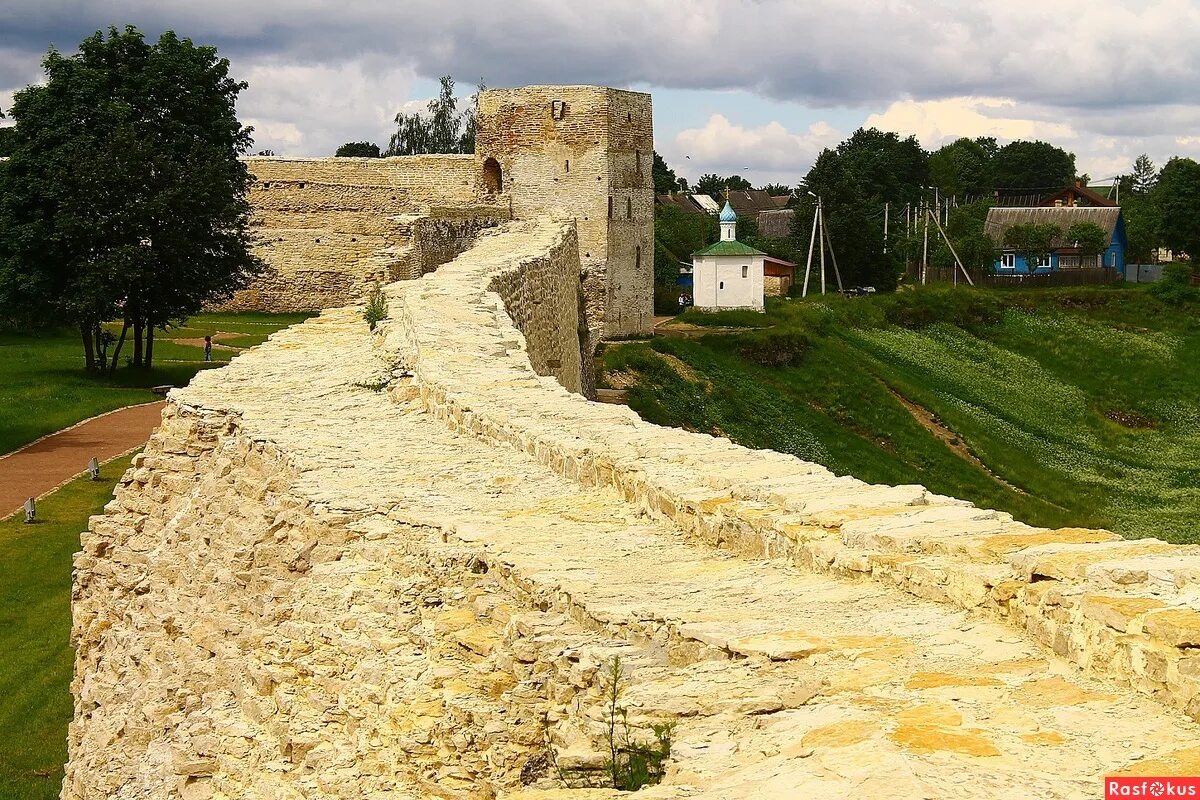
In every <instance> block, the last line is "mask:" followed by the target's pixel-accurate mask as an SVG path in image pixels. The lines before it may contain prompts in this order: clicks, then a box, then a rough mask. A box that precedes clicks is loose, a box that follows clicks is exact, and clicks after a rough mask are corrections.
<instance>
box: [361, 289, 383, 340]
mask: <svg viewBox="0 0 1200 800" xmlns="http://www.w3.org/2000/svg"><path fill="white" fill-rule="evenodd" d="M387 315H388V304H387V297H386V296H385V295H384V293H383V290H382V289H380V288H379V284H378V283H376V284H373V285H372V286H371V290H370V291H369V292H367V305H366V307H365V308H364V309H363V319H365V320H366V321H367V324H368V325H370V326H371V330H375V326H376V325H377V324H379V323H380V322H382V321H383V320H385V319H387Z"/></svg>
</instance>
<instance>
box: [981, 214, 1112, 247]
mask: <svg viewBox="0 0 1200 800" xmlns="http://www.w3.org/2000/svg"><path fill="white" fill-rule="evenodd" d="M1120 219H1121V209H1120V208H1119V207H1117V206H1028V207H1024V208H989V209H988V213H987V220H986V221H985V222H984V223H983V232H984V233H986V234H987V235H988V236H989V237H990V238H991V240H992V241H993V242H995V243H996V244H997V246H999V245H1002V244H1003V243H1004V234H1005V233H1006V232H1007V231H1008V229H1009V228H1011V227H1013V226H1014V225H1027V224H1030V223H1037V224H1047V223H1048V224H1051V225H1057V226H1058V227H1059V228H1061V229H1062V232H1063V235H1062V236H1060V237H1058V238H1057V239H1055V240H1054V241H1053V242H1052V243H1051V246H1052V247H1054V248H1055V249H1058V248H1062V247H1070V246H1071V245H1072V244H1073V243H1072V242H1068V241H1067V240H1066V233H1067V230H1068V229H1070V227H1071V226H1072V225H1074V224H1075V223H1077V222H1091V223H1092V224H1094V225H1098V226H1100V227H1101V228H1103V229H1104V231H1105V232H1106V233H1107V234H1108V241H1107V242H1106V244H1105V246H1106V247H1107V246H1108V245H1111V244H1112V240H1113V234H1115V233H1116V231H1117V222H1118V221H1119V220H1120Z"/></svg>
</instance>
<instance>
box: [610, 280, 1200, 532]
mask: <svg viewBox="0 0 1200 800" xmlns="http://www.w3.org/2000/svg"><path fill="white" fill-rule="evenodd" d="M684 320H685V321H687V322H690V323H693V324H698V325H743V326H744V325H747V324H753V325H758V326H761V327H763V330H745V329H744V328H743V329H741V330H737V331H733V332H729V331H723V332H720V333H716V332H714V333H712V334H708V335H703V336H699V337H697V338H666V337H659V338H656V339H655V340H654V341H653V342H651V343H648V344H647V343H640V344H624V345H617V346H611V347H609V348H608V350H607V351H606V353H605V355H604V359H603V366H604V376H603V378H602V380H605V381H607V382H609V383H610V384H612V385H626V386H630V392H629V403H630V405H631V406H632V407H633V408H634V409H635V410H637V411H638V412H639V413H640V414H641V415H642V416H643V417H645V418H646V419H648V420H650V421H652V422H656V423H660V424H664V425H676V426H683V427H686V428H690V429H693V430H700V431H708V432H712V433H717V434H721V435H726V436H728V437H730V438H731V439H733V440H734V441H736V442H739V443H741V444H744V445H746V446H750V447H766V448H771V449H774V450H779V451H782V452H787V453H792V454H794V455H796V456H799V457H801V458H804V459H809V460H813V461H818V462H820V463H822V464H824V465H826V466H828V467H829V468H831V469H833V470H834V471H836V472H838V473H849V474H852V475H854V476H855V477H858V478H861V479H863V480H867V481H873V482H887V483H922V484H925V485H926V486H928V487H929V488H931V489H932V490H934V491H936V492H940V493H944V494H951V495H954V496H957V497H962V498H965V499H968V500H971V501H973V502H975V503H977V504H979V505H983V506H989V507H993V508H999V509H1003V510H1006V511H1010V512H1011V513H1013V514H1014V515H1016V516H1017V517H1018V518H1019V519H1021V520H1023V521H1026V522H1029V523H1032V524H1037V525H1046V526H1068V525H1078V526H1088V527H1103V528H1108V529H1110V530H1114V531H1116V532H1118V533H1121V534H1123V535H1125V536H1158V537H1160V538H1164V539H1169V540H1171V541H1177V542H1194V541H1200V522H1197V520H1198V519H1200V319H1198V314H1197V309H1196V307H1195V306H1185V307H1171V306H1167V305H1164V304H1162V303H1160V302H1159V301H1158V300H1156V299H1155V298H1154V297H1152V296H1151V295H1149V294H1148V293H1146V292H1145V291H1142V290H1137V289H1110V288H1102V289H1089V290H1062V291H1052V292H1038V293H1034V292H1022V293H1016V292H976V291H967V290H954V291H952V290H928V291H917V292H906V293H900V294H897V295H893V296H880V297H872V298H854V299H843V298H829V299H810V300H809V301H775V302H773V303H772V304H771V305H770V306H769V309H768V313H767V315H765V316H762V315H756V314H749V313H740V312H726V313H724V314H716V315H700V314H696V313H694V312H689V314H688V315H686V316H685V318H684Z"/></svg>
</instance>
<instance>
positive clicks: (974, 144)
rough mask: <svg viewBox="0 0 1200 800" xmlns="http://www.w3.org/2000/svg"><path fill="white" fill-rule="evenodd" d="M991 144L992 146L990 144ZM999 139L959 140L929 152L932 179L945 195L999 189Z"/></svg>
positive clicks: (974, 193)
mask: <svg viewBox="0 0 1200 800" xmlns="http://www.w3.org/2000/svg"><path fill="white" fill-rule="evenodd" d="M989 145H990V147H989ZM995 145H996V140H995V139H990V140H989V139H967V138H965V137H964V138H962V139H957V140H955V141H953V142H951V143H950V144H948V145H946V146H945V147H942V148H940V149H938V150H936V151H934V152H933V153H931V154H930V155H929V178H930V180H932V181H933V185H934V186H936V187H938V189H940V190H941V191H942V194H945V195H958V196H959V197H965V196H968V195H983V194H988V193H990V192H991V191H992V189H994V188H995V186H994V182H993V178H992V155H993V154H994V153H995V150H996V146H995Z"/></svg>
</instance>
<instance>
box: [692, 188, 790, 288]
mask: <svg viewBox="0 0 1200 800" xmlns="http://www.w3.org/2000/svg"><path fill="white" fill-rule="evenodd" d="M720 221H721V239H720V241H718V242H717V243H716V244H714V245H710V246H709V247H706V248H704V249H703V250H701V251H700V252H698V253H693V254H692V304H693V305H694V306H695V307H696V308H697V309H699V310H701V311H720V310H723V309H727V308H745V309H751V310H754V311H762V310H763V261H764V259H765V258H766V257H767V254H766V253H764V252H762V251H761V250H755V249H754V248H753V247H750V246H749V245H745V244H742V243H741V242H739V241H738V240H737V214H736V213H735V212H734V210H733V206H731V205H729V201H728V200H726V201H725V208H723V209H721V217H720ZM783 263H786V262H783Z"/></svg>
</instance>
